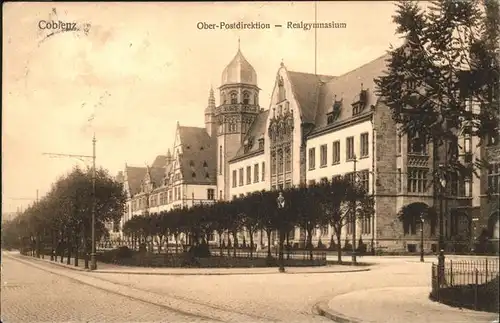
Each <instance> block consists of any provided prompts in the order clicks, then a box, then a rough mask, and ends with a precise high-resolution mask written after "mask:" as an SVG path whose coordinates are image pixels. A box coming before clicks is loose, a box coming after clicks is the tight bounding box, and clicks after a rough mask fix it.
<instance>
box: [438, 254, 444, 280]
mask: <svg viewBox="0 0 500 323" xmlns="http://www.w3.org/2000/svg"><path fill="white" fill-rule="evenodd" d="M444 261H445V258H444V250H443V249H441V250H440V251H439V257H438V282H439V286H441V285H442V284H444Z"/></svg>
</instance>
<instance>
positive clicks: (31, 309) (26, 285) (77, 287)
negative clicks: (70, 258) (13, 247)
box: [1, 257, 206, 323]
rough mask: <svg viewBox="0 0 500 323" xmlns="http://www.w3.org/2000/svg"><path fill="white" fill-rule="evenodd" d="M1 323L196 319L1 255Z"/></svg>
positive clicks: (195, 320) (196, 319)
mask: <svg viewBox="0 0 500 323" xmlns="http://www.w3.org/2000/svg"><path fill="white" fill-rule="evenodd" d="M1 298H2V306H1V320H2V322H9V323H10V322H11V323H21V322H69V321H71V322H122V323H123V322H160V321H161V322H197V321H206V320H203V319H201V318H198V317H195V316H188V315H183V314H180V313H176V312H174V311H169V310H167V309H165V308H162V307H160V306H156V305H153V304H148V303H144V302H140V301H137V300H133V299H130V298H127V297H124V296H119V295H116V294H114V293H110V292H106V291H103V290H100V289H97V288H94V287H91V286H87V285H84V284H82V283H79V282H77V281H74V280H72V279H70V278H67V277H63V276H60V275H56V274H53V273H50V272H47V271H44V270H40V269H38V268H35V267H32V266H29V265H26V264H24V263H20V262H18V261H15V260H12V259H9V258H8V257H2V289H1Z"/></svg>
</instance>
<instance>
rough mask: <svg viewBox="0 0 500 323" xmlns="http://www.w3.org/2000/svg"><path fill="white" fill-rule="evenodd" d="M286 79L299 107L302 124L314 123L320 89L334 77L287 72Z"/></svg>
mask: <svg viewBox="0 0 500 323" xmlns="http://www.w3.org/2000/svg"><path fill="white" fill-rule="evenodd" d="M288 79H289V80H290V83H291V85H292V91H293V94H294V96H295V99H296V100H297V103H298V105H299V110H300V115H301V118H302V122H304V123H314V121H315V117H316V109H317V106H318V98H319V94H320V88H321V86H322V84H324V83H325V82H328V81H330V80H332V79H335V76H332V75H316V74H309V73H301V72H293V71H288Z"/></svg>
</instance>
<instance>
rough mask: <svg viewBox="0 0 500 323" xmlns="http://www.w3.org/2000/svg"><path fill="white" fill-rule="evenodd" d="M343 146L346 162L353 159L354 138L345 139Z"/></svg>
mask: <svg viewBox="0 0 500 323" xmlns="http://www.w3.org/2000/svg"><path fill="white" fill-rule="evenodd" d="M345 144H346V145H345V149H346V150H345V156H346V160H352V159H354V137H347V138H346V140H345Z"/></svg>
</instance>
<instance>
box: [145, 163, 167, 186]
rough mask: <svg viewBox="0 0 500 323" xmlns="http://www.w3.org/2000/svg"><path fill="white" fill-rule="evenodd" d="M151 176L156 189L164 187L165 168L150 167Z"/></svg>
mask: <svg viewBox="0 0 500 323" xmlns="http://www.w3.org/2000/svg"><path fill="white" fill-rule="evenodd" d="M149 176H150V179H151V182H152V183H154V187H159V186H161V185H163V179H164V177H165V167H149Z"/></svg>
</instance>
